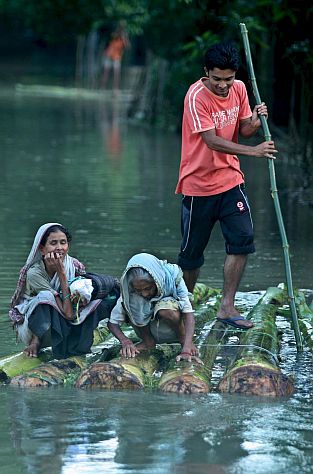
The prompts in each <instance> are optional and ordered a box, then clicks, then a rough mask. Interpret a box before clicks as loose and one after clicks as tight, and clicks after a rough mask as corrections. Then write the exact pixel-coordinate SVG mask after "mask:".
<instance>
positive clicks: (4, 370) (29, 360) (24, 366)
mask: <svg viewBox="0 0 313 474" xmlns="http://www.w3.org/2000/svg"><path fill="white" fill-rule="evenodd" d="M108 336H110V332H109V330H108V328H107V327H98V328H97V329H95V330H94V340H93V349H95V348H96V347H97V346H98V345H99V344H102V343H103V342H104V341H105V340H106V338H107V337H108ZM51 360H53V355H52V352H51V349H50V348H45V349H42V350H41V351H40V352H39V354H38V357H28V356H27V355H26V354H25V353H24V352H18V353H16V354H11V355H8V356H5V357H2V358H0V383H9V382H10V379H11V378H12V377H16V376H18V375H22V374H24V373H26V372H29V371H32V370H34V369H35V368H37V367H39V366H41V364H46V363H47V362H49V361H51Z"/></svg>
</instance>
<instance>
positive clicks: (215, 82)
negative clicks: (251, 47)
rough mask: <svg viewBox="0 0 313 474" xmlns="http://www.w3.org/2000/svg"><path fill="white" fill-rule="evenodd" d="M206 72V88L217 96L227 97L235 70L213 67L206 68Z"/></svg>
mask: <svg viewBox="0 0 313 474" xmlns="http://www.w3.org/2000/svg"><path fill="white" fill-rule="evenodd" d="M206 73H207V76H208V81H207V82H206V86H207V87H208V89H209V90H210V91H211V92H213V94H215V95H218V96H219V97H227V96H228V91H229V89H230V88H231V87H232V85H233V83H234V80H235V76H236V71H233V70H232V69H219V68H217V67H215V68H214V69H212V70H209V71H207V70H206Z"/></svg>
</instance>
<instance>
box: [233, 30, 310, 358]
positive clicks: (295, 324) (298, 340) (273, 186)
mask: <svg viewBox="0 0 313 474" xmlns="http://www.w3.org/2000/svg"><path fill="white" fill-rule="evenodd" d="M240 29H241V35H242V39H243V44H244V50H245V54H246V60H247V65H248V70H249V76H250V80H251V83H252V89H253V93H254V97H255V100H256V103H257V104H258V105H260V104H261V103H262V101H261V97H260V94H259V90H258V86H257V82H256V78H255V74H254V68H253V63H252V57H251V51H250V44H249V39H248V30H247V28H246V25H245V24H244V23H240ZM260 120H261V124H262V128H263V132H264V138H265V140H267V141H268V140H271V133H270V130H269V126H268V123H267V120H266V118H265V117H264V116H263V115H261V116H260ZM267 161H268V166H269V174H270V182H271V195H272V198H273V201H274V207H275V212H276V217H277V222H278V227H279V231H280V236H281V240H282V247H283V253H284V262H285V270H286V278H287V289H288V296H289V305H290V309H291V315H292V322H293V330H294V333H295V338H296V344H297V350H298V351H299V352H300V351H303V344H302V338H301V334H300V329H299V322H298V316H297V310H296V305H295V298H294V293H293V286H292V276H291V266H290V256H289V244H288V240H287V235H286V231H285V226H284V221H283V216H282V213H281V209H280V203H279V197H278V190H277V185H276V177H275V167H274V161H273V159H270V158H269V159H268V160H267Z"/></svg>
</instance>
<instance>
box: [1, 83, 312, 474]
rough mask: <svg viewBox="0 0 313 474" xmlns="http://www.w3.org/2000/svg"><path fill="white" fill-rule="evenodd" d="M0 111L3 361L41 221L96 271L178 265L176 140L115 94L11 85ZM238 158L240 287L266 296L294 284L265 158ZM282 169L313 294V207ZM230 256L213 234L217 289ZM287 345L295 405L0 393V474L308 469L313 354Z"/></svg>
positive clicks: (289, 217) (296, 258)
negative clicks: (71, 95) (155, 262)
mask: <svg viewBox="0 0 313 474" xmlns="http://www.w3.org/2000/svg"><path fill="white" fill-rule="evenodd" d="M0 108H1V114H0V117H1V118H0V120H1V127H0V139H1V143H2V150H1V168H2V173H1V175H0V181H1V186H0V203H1V212H0V224H1V227H2V229H3V231H2V233H1V234H0V239H1V244H2V245H1V246H0V259H1V270H0V283H1V293H0V311H1V322H0V337H1V346H0V355H5V354H8V353H10V352H12V351H14V350H18V348H19V347H20V346H15V342H14V334H13V332H12V331H11V329H10V327H9V324H8V322H7V319H6V314H7V307H8V302H9V298H10V296H11V294H12V292H13V289H14V285H15V283H16V278H17V274H18V270H19V268H20V266H21V265H22V264H23V263H24V260H25V258H26V256H27V253H28V251H29V247H30V244H31V242H32V239H33V235H34V232H35V230H36V228H37V227H38V226H39V225H41V224H42V223H43V222H47V221H61V222H62V223H64V224H65V225H66V226H67V227H69V229H70V230H71V231H72V233H73V243H72V251H71V254H72V255H76V256H77V257H78V258H80V259H81V260H82V261H83V262H85V263H86V264H87V267H88V268H89V269H90V270H94V271H104V272H107V273H110V274H113V275H116V276H119V275H120V274H121V272H122V270H123V268H124V266H125V264H126V262H127V260H128V259H129V257H130V256H131V255H132V254H134V253H136V252H139V251H148V252H151V253H154V254H156V255H157V256H159V257H162V258H167V259H168V260H169V261H173V262H175V261H176V257H177V253H178V249H179V244H180V233H179V225H180V224H179V208H180V197H179V196H175V195H174V189H175V184H176V179H177V172H178V166H179V153H180V140H179V137H178V136H175V135H172V134H167V133H164V132H156V131H149V130H147V129H142V128H141V127H138V126H137V127H135V126H133V125H131V124H129V123H128V122H127V119H126V112H125V108H124V107H123V103H122V102H119V101H117V100H116V101H115V102H114V101H113V103H107V102H104V101H101V102H95V101H77V100H65V99H61V98H59V99H55V98H53V99H52V98H45V97H40V98H39V97H33V98H32V97H26V96H22V95H20V96H14V94H13V93H9V92H7V93H5V94H4V93H2V94H1V97H0ZM242 164H243V168H244V170H245V173H246V179H247V188H248V193H249V197H250V204H251V206H252V210H253V216H254V225H255V232H256V247H257V253H256V254H255V255H254V256H251V257H250V260H249V265H248V268H247V271H246V274H245V277H244V280H243V282H242V287H241V289H242V290H259V289H265V288H267V287H268V286H273V285H277V284H278V283H279V282H281V281H284V279H285V274H284V266H283V259H282V250H281V242H280V237H279V234H278V228H277V224H276V217H275V213H274V209H273V204H272V201H271V197H270V195H269V178H268V169H267V165H266V163H265V162H264V161H263V160H253V159H249V158H244V159H243V160H242ZM276 170H277V181H278V186H279V189H281V190H282V192H281V193H280V195H281V196H282V198H281V205H282V212H283V215H284V217H285V225H286V230H287V234H288V239H289V243H290V245H291V254H292V259H291V264H292V270H293V279H294V284H295V286H297V287H301V288H312V280H311V268H312V252H311V248H309V243H310V241H311V235H312V211H310V210H308V209H307V208H306V207H304V206H301V205H299V204H298V203H297V201H296V200H295V199H289V198H288V196H289V194H288V192H287V191H288V189H290V190H292V187H293V183H294V181H293V178H294V177H296V176H297V173H298V170H297V169H296V168H295V169H293V170H291V169H290V167H288V169H287V167H283V166H282V165H280V163H279V160H277V163H276ZM223 260H224V246H223V242H222V240H221V236H220V231H219V229H218V228H216V229H215V230H214V233H213V236H212V241H211V242H210V246H209V248H208V250H207V255H206V263H205V266H204V268H203V270H202V273H201V281H203V282H205V283H207V284H209V285H210V286H218V287H219V286H220V285H221V283H222V265H223ZM287 335H288V331H287ZM287 342H288V343H287V344H285V345H284V351H285V352H284V353H283V354H282V356H283V363H284V370H285V371H286V372H287V373H288V374H289V375H294V376H295V377H296V383H297V392H296V394H295V395H294V396H293V397H291V398H290V399H288V400H277V401H273V400H264V399H256V398H254V397H253V398H247V397H234V396H221V395H219V394H216V393H213V394H209V395H207V396H201V397H177V396H165V395H160V394H156V393H149V392H148V393H110V392H100V391H94V392H84V391H76V390H71V389H66V388H57V389H54V390H53V389H51V390H39V391H38V390H37V391H36V390H29V391H23V390H18V389H13V388H11V387H0V407H1V408H0V424H1V427H2V429H1V431H0V444H1V449H2V451H1V466H2V467H0V472H5V473H9V474H11V473H12V474H13V473H14V474H15V473H16V472H21V473H24V472H31V473H44V472H50V473H59V472H60V473H61V472H62V473H66V474H68V473H74V472H75V473H77V472H86V473H95V472H110V473H115V472H116V473H128V472H136V473H153V474H154V473H160V474H161V473H162V474H163V473H169V472H174V473H175V472H177V473H178V472H180V473H195V474H197V473H202V472H205V473H207V472H208V473H222V472H231V473H251V472H253V473H268V472H272V473H281V472H285V470H286V469H287V468H289V470H290V472H293V473H297V472H299V473H300V472H301V473H303V472H311V470H310V469H311V467H310V466H311V464H312V439H313V438H312V431H311V430H312V423H311V406H312V375H313V374H312V368H311V366H312V364H311V355H310V354H308V353H304V354H302V355H300V356H296V353H295V345H294V341H293V338H292V337H291V336H290V334H289V339H288V341H287ZM1 469H3V471H1Z"/></svg>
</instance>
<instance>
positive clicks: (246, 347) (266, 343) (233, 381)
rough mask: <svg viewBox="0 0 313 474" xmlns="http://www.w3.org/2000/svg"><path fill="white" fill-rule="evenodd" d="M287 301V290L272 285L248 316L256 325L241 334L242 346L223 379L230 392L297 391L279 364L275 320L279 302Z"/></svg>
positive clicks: (285, 393)
mask: <svg viewBox="0 0 313 474" xmlns="http://www.w3.org/2000/svg"><path fill="white" fill-rule="evenodd" d="M285 302H286V294H285V292H284V290H282V289H279V288H276V287H275V288H268V290H267V291H266V293H265V295H264V296H263V297H262V298H261V299H260V300H259V302H258V303H257V305H256V306H254V307H253V308H252V310H251V311H250V313H249V314H248V316H247V319H251V320H252V321H253V323H254V327H253V328H251V329H249V330H248V331H246V332H245V333H244V334H242V336H241V337H240V346H241V347H240V348H239V350H238V351H237V355H236V357H235V359H234V361H233V362H232V363H231V365H230V367H229V368H228V369H227V371H226V372H225V374H224V376H223V377H222V379H221V380H220V382H219V385H218V390H219V391H220V392H224V393H225V392H226V393H240V394H245V395H260V396H271V397H282V396H288V395H291V394H292V393H293V391H294V386H293V382H292V380H291V379H290V378H289V377H287V376H286V375H284V374H283V373H282V371H281V369H280V368H279V362H278V357H279V346H280V340H279V333H278V330H277V327H276V323H275V316H276V314H277V310H278V305H282V304H284V303H285Z"/></svg>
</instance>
